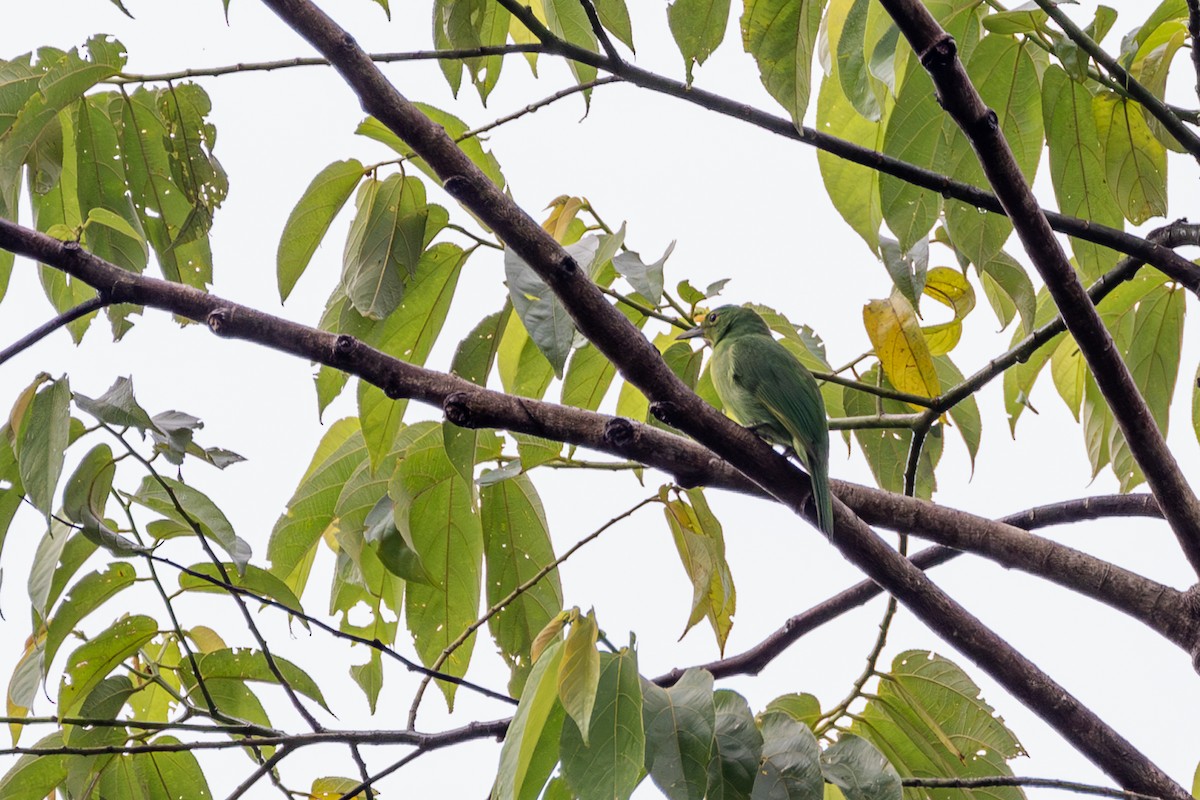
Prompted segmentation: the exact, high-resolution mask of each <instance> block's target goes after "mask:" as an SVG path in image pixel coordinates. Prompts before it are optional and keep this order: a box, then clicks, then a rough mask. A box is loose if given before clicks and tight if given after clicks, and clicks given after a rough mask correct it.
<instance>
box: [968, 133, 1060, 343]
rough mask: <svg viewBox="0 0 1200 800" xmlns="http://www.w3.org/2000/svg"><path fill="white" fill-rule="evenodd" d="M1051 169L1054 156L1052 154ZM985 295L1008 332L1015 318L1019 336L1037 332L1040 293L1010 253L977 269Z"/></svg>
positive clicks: (1001, 252)
mask: <svg viewBox="0 0 1200 800" xmlns="http://www.w3.org/2000/svg"><path fill="white" fill-rule="evenodd" d="M1050 162H1051V167H1052V168H1053V164H1054V156H1053V153H1051V157H1050ZM977 270H978V273H979V280H980V282H981V283H982V284H983V293H984V295H985V296H986V297H987V299H988V303H990V304H991V306H992V310H993V311H995V312H996V317H997V318H998V319H999V320H1000V329H1001V330H1004V329H1005V328H1007V327H1008V324H1009V323H1010V322H1012V321H1013V317H1014V316H1015V315H1019V316H1020V317H1021V330H1020V331H1018V332H1017V335H1019V336H1028V335H1029V334H1030V333H1033V318H1034V315H1035V313H1036V311H1037V294H1036V292H1035V291H1034V288H1033V282H1032V281H1030V280H1029V275H1028V274H1027V273H1026V272H1025V268H1024V267H1022V266H1021V265H1020V263H1018V262H1017V260H1016V259H1014V258H1013V257H1012V256H1010V255H1009V254H1008V253H1005V252H1004V251H1003V250H1001V251H1000V252H999V253H997V254H996V255H995V256H994V257H992V259H991V260H990V261H988V262H987V263H985V264H983V265H982V266H979V267H977Z"/></svg>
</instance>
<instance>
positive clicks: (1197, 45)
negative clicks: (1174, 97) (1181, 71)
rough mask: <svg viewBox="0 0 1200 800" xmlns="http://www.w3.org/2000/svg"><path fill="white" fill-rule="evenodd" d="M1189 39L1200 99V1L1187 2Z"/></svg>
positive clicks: (1191, 0) (1190, 0)
mask: <svg viewBox="0 0 1200 800" xmlns="http://www.w3.org/2000/svg"><path fill="white" fill-rule="evenodd" d="M1187 9H1188V26H1187V27H1188V38H1189V39H1191V40H1192V41H1191V45H1192V68H1193V69H1194V70H1195V71H1196V86H1195V92H1196V96H1197V97H1200V0H1187Z"/></svg>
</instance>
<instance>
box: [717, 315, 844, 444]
mask: <svg viewBox="0 0 1200 800" xmlns="http://www.w3.org/2000/svg"><path fill="white" fill-rule="evenodd" d="M735 344H736V347H737V350H738V352H737V353H736V355H735V361H734V363H735V364H737V367H736V369H735V370H734V380H735V381H737V382H738V384H740V385H741V386H742V387H743V388H744V389H746V391H748V392H750V393H751V394H753V395H754V397H755V398H757V399H758V401H759V402H760V403H762V404H763V405H764V406H766V408H767V409H768V410H770V412H771V414H772V415H773V416H775V418H776V419H778V420H779V423H780V424H781V425H783V427H785V428H786V429H787V431H788V433H790V434H791V435H792V438H793V439H794V440H795V441H796V442H798V443H800V444H802V445H803V446H804V449H805V450H807V451H809V452H805V453H799V452H798V453H797V455H799V456H801V457H802V458H804V459H805V460H806V461H807V458H808V455H809V453H813V454H824V453H827V452H828V450H829V433H828V431H829V423H828V422H827V420H826V418H825V401H824V400H823V399H822V398H821V390H820V389H819V388H818V387H817V381H816V379H815V378H813V376H812V374H811V373H810V372H809V371H808V370H807V369H806V368H805V367H804V366H803V365H802V364H801V363H800V362H799V360H797V359H796V357H795V356H793V355H792V354H791V353H789V352H788V351H787V349H786V348H785V347H784V346H783V345H781V344H779V342H777V341H775V340H774V339H772V338H770V337H766V336H754V337H744V338H743V339H740V340H739V341H737V342H736V343H735Z"/></svg>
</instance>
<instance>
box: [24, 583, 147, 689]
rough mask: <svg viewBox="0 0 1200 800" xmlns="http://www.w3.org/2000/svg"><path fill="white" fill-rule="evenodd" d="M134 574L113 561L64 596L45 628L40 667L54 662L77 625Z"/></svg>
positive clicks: (123, 587) (124, 586)
mask: <svg viewBox="0 0 1200 800" xmlns="http://www.w3.org/2000/svg"><path fill="white" fill-rule="evenodd" d="M135 577H136V573H135V571H134V569H133V566H132V565H131V564H129V563H127V562H125V561H114V562H112V563H111V564H109V565H108V567H107V568H105V570H104V571H103V572H99V571H96V572H89V573H88V574H87V575H85V576H83V577H82V578H80V579H79V580H78V581H77V582H76V583H75V585H73V586H72V587H71V589H70V590H69V591H68V592H67V595H66V598H65V599H64V600H63V601H62V603H60V604H59V606H58V608H56V609H55V611H54V615H53V616H52V617H51V618H50V621H49V623H48V624H47V625H46V640H45V644H44V653H43V658H44V663H45V664H46V665H47V666H48V665H50V664H51V663H53V662H54V656H55V655H56V654H57V653H58V649H59V647H60V646H62V643H63V642H64V641H66V638H67V636H69V635H70V634H71V633H72V632H73V631H74V630H75V629H76V628H78V627H79V622H80V621H82V620H83V619H85V618H86V617H87V616H88V615H89V614H91V613H92V612H93V611H95V610H96V609H97V608H99V607H100V606H101V605H102V604H103V603H104V602H105V601H107V600H108V599H109V598H111V597H113V596H114V595H115V594H116V593H117V592H119V591H121V590H122V589H125V588H127V587H129V586H132V585H133V582H134V578H135Z"/></svg>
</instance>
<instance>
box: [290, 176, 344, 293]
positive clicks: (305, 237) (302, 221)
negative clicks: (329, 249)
mask: <svg viewBox="0 0 1200 800" xmlns="http://www.w3.org/2000/svg"><path fill="white" fill-rule="evenodd" d="M362 177H363V165H362V162H360V161H359V160H358V159H354V158H352V159H349V160H347V161H335V162H333V163H332V164H330V165H329V166H327V167H325V169H323V170H321V171H320V172H318V173H317V175H316V177H315V178H313V179H312V182H311V183H309V184H308V188H307V189H305V190H304V194H302V195H301V196H300V200H299V201H298V202H297V203H296V206H295V208H293V209H292V213H291V214H289V215H288V218H287V222H286V223H284V226H283V233H282V234H281V235H280V237H279V250H278V252H277V253H276V254H275V268H276V275H277V276H278V279H279V299H280V300H287V298H288V295H289V294H291V292H292V287H294V286H295V285H296V281H297V280H299V279H300V276H301V275H303V274H304V270H305V269H306V268H307V267H308V262H309V261H311V260H312V257H313V253H315V252H316V251H317V246H318V245H319V244H321V240H322V239H324V238H325V234H326V233H327V232H328V231H329V225H330V223H332V222H333V218H334V217H336V216H337V215H338V212H339V211H341V210H342V206H344V205H345V204H346V201H347V200H349V199H350V195H351V194H352V193H353V192H354V187H356V186H358V183H359V181H361V180H362Z"/></svg>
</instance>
